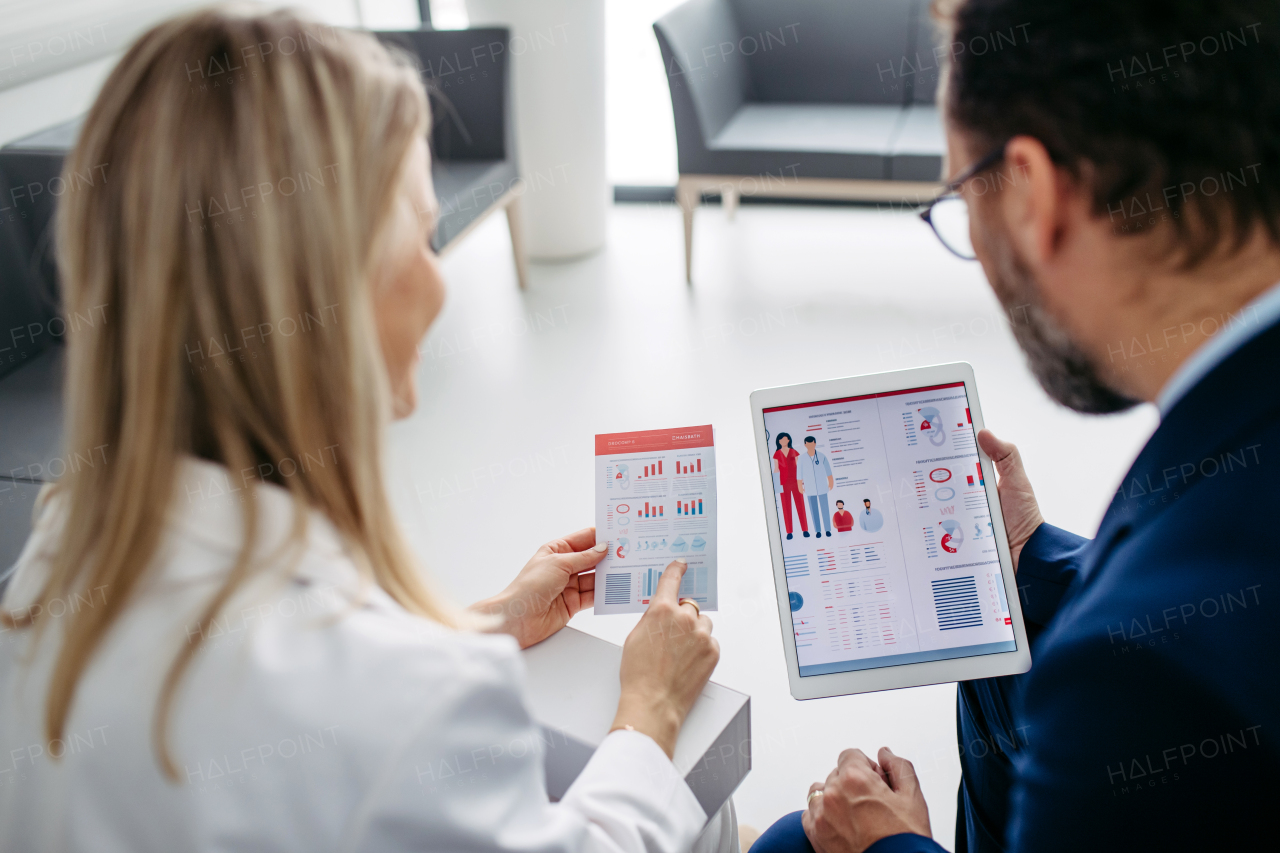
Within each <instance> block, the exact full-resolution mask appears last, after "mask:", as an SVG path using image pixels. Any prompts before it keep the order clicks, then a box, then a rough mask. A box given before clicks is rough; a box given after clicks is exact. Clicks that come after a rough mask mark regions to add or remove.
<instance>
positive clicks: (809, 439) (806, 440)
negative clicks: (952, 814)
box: [804, 435, 818, 444]
mask: <svg viewBox="0 0 1280 853" xmlns="http://www.w3.org/2000/svg"><path fill="white" fill-rule="evenodd" d="M804 443H805V444H817V443H818V439H816V438H814V437H813V436H811V435H806V436H805V437H804Z"/></svg>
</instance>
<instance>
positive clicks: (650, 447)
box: [596, 424, 715, 456]
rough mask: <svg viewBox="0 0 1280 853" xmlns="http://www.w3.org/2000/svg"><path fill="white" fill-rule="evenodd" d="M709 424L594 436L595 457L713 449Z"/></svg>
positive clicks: (713, 443)
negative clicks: (689, 448)
mask: <svg viewBox="0 0 1280 853" xmlns="http://www.w3.org/2000/svg"><path fill="white" fill-rule="evenodd" d="M714 446H715V442H714V440H713V438H712V430H711V424H705V425H704V426H692V427H683V428H681V429H647V430H641V431H640V432H613V433H607V434H604V435H597V436H596V456H608V455H610V454H614V453H646V452H652V451H657V450H683V449H685V448H686V447H714Z"/></svg>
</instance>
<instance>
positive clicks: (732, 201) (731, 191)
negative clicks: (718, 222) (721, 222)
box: [720, 184, 738, 222]
mask: <svg viewBox="0 0 1280 853" xmlns="http://www.w3.org/2000/svg"><path fill="white" fill-rule="evenodd" d="M720 203H721V204H722V205H724V215H725V217H726V218H727V219H728V220H729V221H730V222H732V221H733V217H734V214H736V213H737V212H738V188H737V187H735V186H733V185H732V184H726V185H725V186H723V187H721V189H720Z"/></svg>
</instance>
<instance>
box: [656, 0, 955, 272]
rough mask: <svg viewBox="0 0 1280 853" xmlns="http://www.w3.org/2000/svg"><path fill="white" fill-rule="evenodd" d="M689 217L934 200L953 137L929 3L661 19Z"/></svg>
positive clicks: (827, 5)
mask: <svg viewBox="0 0 1280 853" xmlns="http://www.w3.org/2000/svg"><path fill="white" fill-rule="evenodd" d="M653 29H654V32H655V34H656V35H657V38H658V44H659V46H660V47H661V50H662V59H663V63H664V65H665V67H666V71H667V81H668V84H669V86H670V89H671V106H672V110H673V112H674V114H675V126H676V145H677V150H678V155H679V167H680V180H679V183H678V184H677V187H676V200H677V202H678V203H679V204H680V206H681V208H682V210H683V213H684V225H685V272H686V275H688V276H689V277H690V280H692V257H693V255H692V242H693V211H694V209H695V208H696V207H697V205H698V204H699V202H700V201H701V198H702V196H703V194H704V193H708V192H710V193H713V194H719V195H720V196H721V197H722V200H723V201H724V203H725V206H726V208H727V209H728V212H729V214H730V215H732V213H733V210H734V208H735V207H736V205H737V202H738V200H739V198H740V197H741V196H743V195H757V196H772V197H789V198H826V199H848V200H865V201H885V200H897V201H902V200H913V201H923V200H925V199H926V198H929V197H932V195H933V194H934V193H936V192H937V190H938V188H939V184H938V182H939V179H940V177H941V173H942V156H943V153H944V151H945V144H944V140H943V136H942V128H941V123H940V121H939V118H938V113H937V109H936V107H935V106H934V103H933V101H934V91H935V89H936V87H937V82H938V71H937V68H938V64H939V59H940V57H941V55H942V51H941V50H939V49H936V48H937V44H936V41H937V40H936V36H935V35H934V32H933V27H932V22H931V21H930V19H929V16H928V0H689V2H687V3H684V4H683V5H681V6H679V7H677V8H675V9H674V10H672V11H671V12H669V13H668V14H666V15H664V16H663V17H662V18H660V19H659V20H658V21H657V22H656V23H654V25H653Z"/></svg>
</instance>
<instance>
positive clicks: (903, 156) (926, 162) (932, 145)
mask: <svg viewBox="0 0 1280 853" xmlns="http://www.w3.org/2000/svg"><path fill="white" fill-rule="evenodd" d="M946 150H947V142H946V138H945V136H944V134H943V131H942V117H941V116H940V115H939V113H938V108H937V107H935V106H933V105H931V104H913V105H912V106H910V107H908V108H907V109H906V111H905V112H904V116H903V121H902V123H901V124H899V125H898V131H897V134H896V135H895V136H894V139H893V146H892V148H891V151H890V156H889V177H891V178H892V179H893V180H895V181H936V180H939V179H940V178H941V176H942V157H943V155H944V154H945V153H946Z"/></svg>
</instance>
